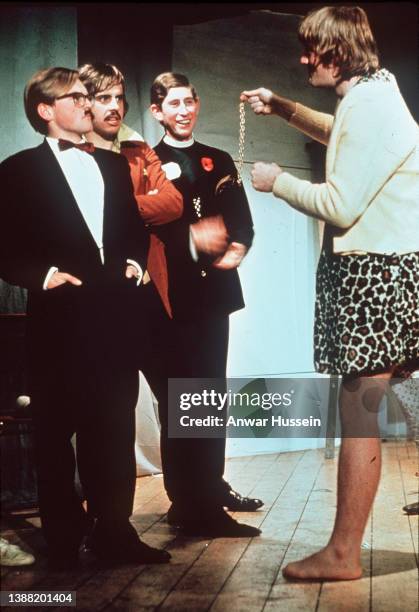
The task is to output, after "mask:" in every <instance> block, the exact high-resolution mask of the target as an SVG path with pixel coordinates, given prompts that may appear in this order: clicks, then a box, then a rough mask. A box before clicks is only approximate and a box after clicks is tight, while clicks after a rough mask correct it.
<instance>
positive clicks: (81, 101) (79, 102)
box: [55, 91, 94, 107]
mask: <svg viewBox="0 0 419 612" xmlns="http://www.w3.org/2000/svg"><path fill="white" fill-rule="evenodd" d="M65 98H73V102H74V106H79V107H83V106H86V101H87V100H89V102H90V103H91V104H92V102H93V100H94V97H93V96H90V95H89V94H84V93H81V92H80V91H73V93H68V94H64V95H63V96H58V97H57V98H55V99H56V100H64V99H65Z"/></svg>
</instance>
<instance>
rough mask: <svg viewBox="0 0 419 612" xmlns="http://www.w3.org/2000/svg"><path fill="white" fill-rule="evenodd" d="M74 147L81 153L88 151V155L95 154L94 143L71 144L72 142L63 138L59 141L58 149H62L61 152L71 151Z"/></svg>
mask: <svg viewBox="0 0 419 612" xmlns="http://www.w3.org/2000/svg"><path fill="white" fill-rule="evenodd" d="M72 147H75V148H76V149H79V150H80V151H86V153H93V151H94V150H95V145H94V144H93V142H79V143H75V142H71V140H64V139H63V138H60V139H59V140H58V148H59V149H60V151H67V149H71V148H72Z"/></svg>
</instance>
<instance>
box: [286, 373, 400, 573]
mask: <svg viewBox="0 0 419 612" xmlns="http://www.w3.org/2000/svg"><path fill="white" fill-rule="evenodd" d="M390 377H391V373H386V374H381V375H380V376H371V377H362V378H357V379H352V380H351V381H348V380H346V381H344V382H343V383H342V389H341V395H340V412H341V420H342V444H341V449H340V454H339V468H338V500H337V511H336V519H335V525H334V528H333V533H332V536H331V538H330V541H329V543H328V545H327V546H326V547H325V548H323V549H322V550H320V551H319V552H317V553H315V554H314V555H311V556H310V557H307V558H306V559H303V560H302V561H297V562H295V563H289V564H288V565H287V566H286V567H285V568H284V570H283V574H284V576H285V577H287V578H299V579H310V580H354V579H356V578H360V577H361V575H362V569H361V563H360V549H361V542H362V536H363V533H364V530H365V525H366V523H367V520H368V516H369V513H370V510H371V506H372V503H373V501H374V497H375V494H376V491H377V487H378V482H379V479H380V470H381V444H380V439H379V432H378V426H377V411H378V407H379V404H380V401H381V399H382V397H383V395H384V393H385V389H386V385H387V381H388V380H389V378H390ZM361 436H365V437H361Z"/></svg>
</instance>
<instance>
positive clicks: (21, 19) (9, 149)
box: [0, 6, 77, 313]
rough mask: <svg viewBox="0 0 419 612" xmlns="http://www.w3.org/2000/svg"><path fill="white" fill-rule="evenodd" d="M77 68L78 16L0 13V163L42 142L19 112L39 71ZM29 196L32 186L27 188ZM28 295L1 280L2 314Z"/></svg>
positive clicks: (65, 11) (72, 12) (46, 11)
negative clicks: (29, 86)
mask: <svg viewBox="0 0 419 612" xmlns="http://www.w3.org/2000/svg"><path fill="white" fill-rule="evenodd" d="M76 63H77V12H76V9H75V8H71V7H68V8H67V7H59V8H54V7H45V8H41V7H39V8H35V7H33V8H23V7H17V6H16V7H4V6H3V7H1V8H0V80H1V84H2V88H1V96H2V105H1V118H2V125H3V126H4V127H3V128H2V138H1V140H0V160H2V159H5V158H6V157H8V156H9V155H12V154H13V153H16V152H17V151H19V150H21V149H25V148H27V147H31V146H35V145H37V144H39V143H40V142H42V137H41V135H40V134H37V133H36V132H34V130H33V129H32V127H31V126H30V125H29V123H28V121H27V119H26V116H25V113H24V110H23V90H24V86H25V84H26V82H27V81H28V79H29V78H30V77H31V76H32V74H34V72H36V71H37V70H40V69H41V68H48V67H50V66H59V65H61V66H69V67H71V66H75V65H76ZM28 196H30V185H28ZM25 309H26V291H25V290H23V289H20V288H12V287H10V286H9V285H7V284H6V283H4V282H3V281H2V280H1V279H0V313H6V312H15V313H16V312H24V311H25Z"/></svg>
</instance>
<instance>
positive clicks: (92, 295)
mask: <svg viewBox="0 0 419 612" xmlns="http://www.w3.org/2000/svg"><path fill="white" fill-rule="evenodd" d="M25 110H26V115H27V117H28V120H29V122H30V123H31V125H32V127H33V128H34V129H35V130H36V131H38V132H40V133H41V134H43V135H44V136H45V137H46V138H45V140H44V142H43V143H42V144H41V145H40V146H38V147H36V148H34V149H28V150H25V151H21V152H20V153H17V154H16V155H13V156H12V157H9V158H8V159H6V160H5V161H4V162H3V163H2V164H1V165H0V178H1V184H2V200H1V213H0V214H1V230H0V275H1V276H2V278H4V279H5V280H6V281H8V282H10V283H11V284H17V285H19V286H21V287H26V288H27V289H28V290H29V296H28V328H27V345H28V360H29V363H28V366H29V368H28V372H29V391H30V395H31V399H32V407H33V416H34V426H35V441H36V464H37V474H38V493H39V507H40V514H41V520H42V529H43V533H44V536H45V539H46V542H47V554H48V562H49V565H50V567H51V568H53V569H61V570H62V569H68V568H72V567H74V566H76V565H77V563H78V554H79V546H80V544H81V541H82V539H83V536H84V535H85V532H86V524H87V520H86V513H85V511H84V509H83V506H82V504H81V501H80V499H79V497H78V496H77V494H76V490H75V486H74V472H75V458H74V451H73V448H72V445H71V438H72V436H73V434H74V433H76V434H77V463H78V468H79V473H80V479H81V482H82V485H83V489H84V492H85V495H86V498H87V502H88V507H89V510H90V511H91V513H92V515H93V516H95V517H96V518H97V521H96V525H95V530H94V533H93V535H92V550H93V552H94V553H95V554H96V555H97V557H98V558H99V559H100V560H102V561H105V562H116V563H124V562H133V563H163V562H166V561H168V560H169V558H170V555H169V554H168V553H166V551H160V550H156V549H154V548H151V547H149V546H147V545H146V544H144V543H143V542H141V541H140V539H139V538H138V536H137V533H136V531H135V529H134V528H133V526H132V525H131V524H130V522H129V517H130V515H131V513H132V506H133V498H134V490H135V478H136V468H135V455H134V438H135V427H134V416H135V405H136V401H137V396H138V372H137V368H136V364H135V361H134V359H133V350H132V347H131V346H130V345H131V339H132V330H134V329H135V327H136V325H137V317H138V310H139V308H140V306H141V294H142V292H143V286H142V276H143V271H144V270H145V268H146V257H147V251H148V246H149V237H148V233H147V230H146V229H145V227H144V224H143V222H142V221H141V218H140V217H139V215H138V213H137V206H136V202H135V199H134V196H133V193H132V185H131V181H130V176H129V169H128V165H127V163H126V161H125V160H124V159H123V158H121V157H119V156H117V155H114V154H112V153H110V152H108V151H102V150H95V149H94V146H93V145H92V144H91V143H87V142H85V141H84V140H83V134H85V133H87V132H89V131H90V130H91V128H92V118H91V98H90V96H89V95H88V92H87V90H86V88H85V87H84V85H83V84H82V83H81V81H80V80H79V75H78V73H77V72H76V71H74V70H69V69H67V68H59V67H56V68H50V69H47V70H41V71H39V72H37V73H36V74H35V75H33V77H32V78H31V79H30V80H29V82H28V84H27V86H26V88H25ZM28 189H30V192H28Z"/></svg>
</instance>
